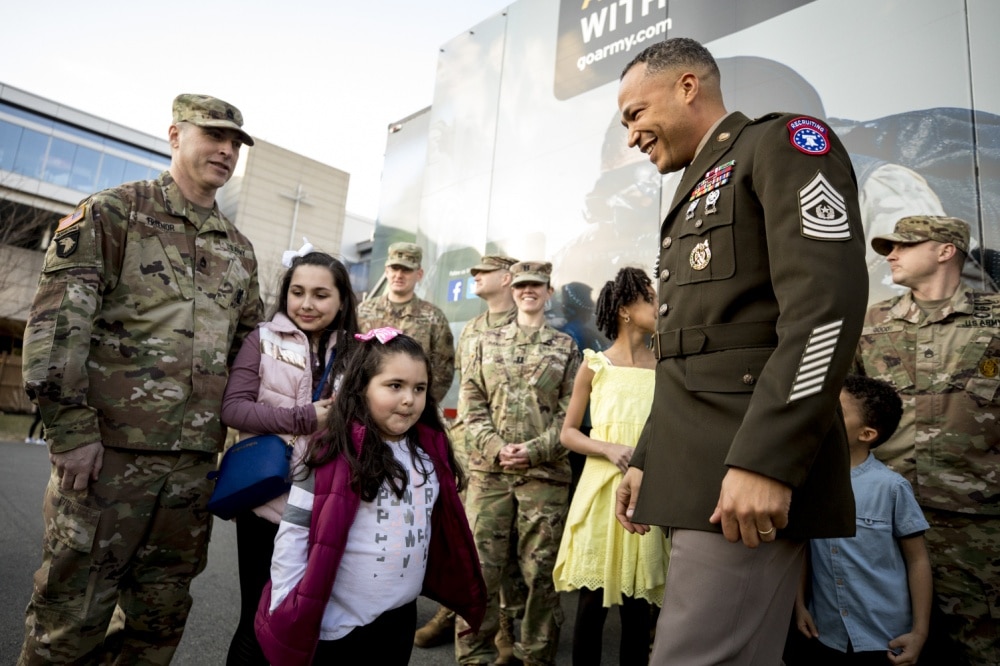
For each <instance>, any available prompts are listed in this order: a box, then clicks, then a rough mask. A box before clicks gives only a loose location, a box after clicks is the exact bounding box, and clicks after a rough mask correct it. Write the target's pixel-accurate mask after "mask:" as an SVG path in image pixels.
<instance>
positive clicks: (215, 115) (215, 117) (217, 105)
mask: <svg viewBox="0 0 1000 666" xmlns="http://www.w3.org/2000/svg"><path fill="white" fill-rule="evenodd" d="M182 122H183V123H191V124H192V125H197V126H198V127H221V128H226V129H233V130H236V131H237V132H238V133H239V135H240V140H241V141H242V142H243V143H245V144H246V145H248V146H252V145H253V137H251V136H250V135H249V134H247V133H246V132H245V131H244V130H243V114H242V113H240V110H239V109H237V108H236V107H235V106H233V105H232V104H230V103H228V102H223V101H222V100H221V99H219V98H217V97H211V96H209V95H191V94H187V93H185V94H182V95H178V96H177V97H175V98H174V124H175V125H176V124H177V123H182Z"/></svg>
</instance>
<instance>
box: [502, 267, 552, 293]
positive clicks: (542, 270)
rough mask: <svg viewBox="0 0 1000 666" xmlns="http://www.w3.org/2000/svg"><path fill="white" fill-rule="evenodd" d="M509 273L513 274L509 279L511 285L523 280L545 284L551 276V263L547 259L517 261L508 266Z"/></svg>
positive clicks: (523, 281)
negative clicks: (512, 277)
mask: <svg viewBox="0 0 1000 666" xmlns="http://www.w3.org/2000/svg"><path fill="white" fill-rule="evenodd" d="M510 273H511V275H513V276H514V279H513V280H511V281H510V284H511V286H512V287H513V286H516V285H519V284H524V283H525V282H537V283H538V284H545V285H547V284H549V279H550V278H551V277H552V264H550V263H549V262H547V261H519V262H517V263H516V264H514V265H513V266H511V267H510Z"/></svg>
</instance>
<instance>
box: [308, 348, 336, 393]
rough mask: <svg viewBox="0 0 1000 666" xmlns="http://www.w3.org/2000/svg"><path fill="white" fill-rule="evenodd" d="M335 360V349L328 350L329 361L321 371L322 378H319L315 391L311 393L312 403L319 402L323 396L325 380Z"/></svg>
mask: <svg viewBox="0 0 1000 666" xmlns="http://www.w3.org/2000/svg"><path fill="white" fill-rule="evenodd" d="M335 358H337V349H336V348H333V349H331V350H330V360H328V361H327V362H326V369H325V370H324V371H323V376H322V377H320V379H319V384H317V385H316V390H315V391H313V402H316V401H317V400H319V398H320V396H321V395H322V394H323V387H324V386H326V380H327V377H329V376H330V369H331V368H332V367H333V360H334V359H335Z"/></svg>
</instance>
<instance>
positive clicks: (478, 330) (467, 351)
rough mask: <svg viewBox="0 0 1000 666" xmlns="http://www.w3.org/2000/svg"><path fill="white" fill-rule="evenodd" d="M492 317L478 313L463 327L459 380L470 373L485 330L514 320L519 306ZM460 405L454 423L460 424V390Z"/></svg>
mask: <svg viewBox="0 0 1000 666" xmlns="http://www.w3.org/2000/svg"><path fill="white" fill-rule="evenodd" d="M490 317H491V315H490V313H489V312H484V313H482V314H481V315H478V316H477V317H475V318H474V319H470V320H469V321H468V323H467V324H466V325H465V327H464V328H462V332H461V333H460V334H459V335H458V377H459V381H462V380H463V379H464V378H465V376H466V375H467V374H468V373H469V368H470V367H472V361H473V360H474V359H475V357H476V349H478V348H479V338H480V336H481V335H482V333H483V331H488V330H490V329H494V328H500V327H501V326H506V325H507V324H509V323H511V322H512V321H514V319H516V318H517V308H516V307H512V308H511V309H510V310H507V311H506V312H498V313H494V314H493V315H492V317H495V318H496V320H495V321H493V322H492V323H491V322H490V320H489V318H490ZM458 398H459V406H458V414H459V416H458V419H456V421H455V424H454V425H458V424H459V423H461V422H462V411H463V408H462V404H461V399H462V395H461V391H459V396H458ZM453 427H454V426H453Z"/></svg>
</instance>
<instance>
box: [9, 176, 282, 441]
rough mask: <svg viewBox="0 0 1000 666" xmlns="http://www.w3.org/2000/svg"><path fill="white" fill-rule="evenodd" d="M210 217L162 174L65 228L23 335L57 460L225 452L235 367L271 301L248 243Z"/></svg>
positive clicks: (108, 196)
mask: <svg viewBox="0 0 1000 666" xmlns="http://www.w3.org/2000/svg"><path fill="white" fill-rule="evenodd" d="M202 217H203V215H202V214H199V213H197V212H196V211H195V210H194V208H193V206H191V204H190V203H189V202H188V201H187V200H186V199H185V198H184V196H183V195H182V194H181V191H180V189H179V188H178V187H177V185H176V184H175V183H174V180H173V178H172V177H171V176H170V173H169V172H164V173H162V174H160V176H159V178H158V179H157V180H155V181H139V182H134V183H126V184H124V185H120V186H119V187H116V188H113V189H109V190H104V191H102V192H98V193H97V194H94V195H93V196H91V197H90V198H89V199H87V200H86V201H84V202H83V203H82V204H81V205H80V206H79V207H78V208H77V210H76V212H75V213H73V216H72V217H70V218H67V219H65V220H64V221H63V222H61V223H60V228H59V230H58V231H57V232H56V236H55V238H54V239H53V241H52V243H51V244H50V246H49V249H48V253H47V254H46V256H45V264H44V267H43V268H42V274H41V277H40V279H39V285H38V291H37V293H36V295H35V300H34V304H33V305H32V308H31V314H30V317H29V320H28V325H27V328H26V330H25V335H24V382H25V388H26V389H27V391H28V393H29V395H31V396H32V397H33V398H34V399H35V400H36V401H37V402H38V406H39V409H40V410H41V413H42V417H43V420H44V422H45V429H46V438H47V439H48V440H49V442H50V448H51V450H52V451H53V452H64V451H68V450H71V449H75V448H77V447H80V446H83V445H86V444H89V443H92V442H96V441H100V442H103V444H104V445H105V446H112V447H118V448H124V449H141V450H150V451H179V450H191V451H205V452H214V451H217V450H219V449H220V448H221V446H222V442H223V438H224V432H225V431H224V428H223V426H222V423H221V421H220V419H219V412H220V408H221V401H222V394H223V391H224V389H225V387H226V378H227V375H228V363H229V361H230V360H231V359H232V358H234V357H235V354H236V351H237V350H238V349H239V346H240V343H241V342H242V340H243V338H244V336H245V335H246V334H247V333H248V332H249V331H250V330H252V329H253V327H254V326H255V325H256V324H257V323H258V322H259V321H260V319H261V314H262V306H261V301H260V289H259V287H258V284H257V261H256V259H255V258H254V252H253V247H252V246H251V244H250V241H249V240H248V239H247V238H246V237H245V236H244V235H243V234H241V233H240V232H239V231H237V230H236V228H235V227H234V226H233V225H232V224H231V223H230V222H229V221H228V220H226V219H225V218H224V217H223V216H222V215H221V214H220V213H219V211H218V209H217V208H216V209H214V210H213V211H212V212H211V213H210V214H209V215H208V216H207V217H206V218H205V219H204V220H202Z"/></svg>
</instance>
